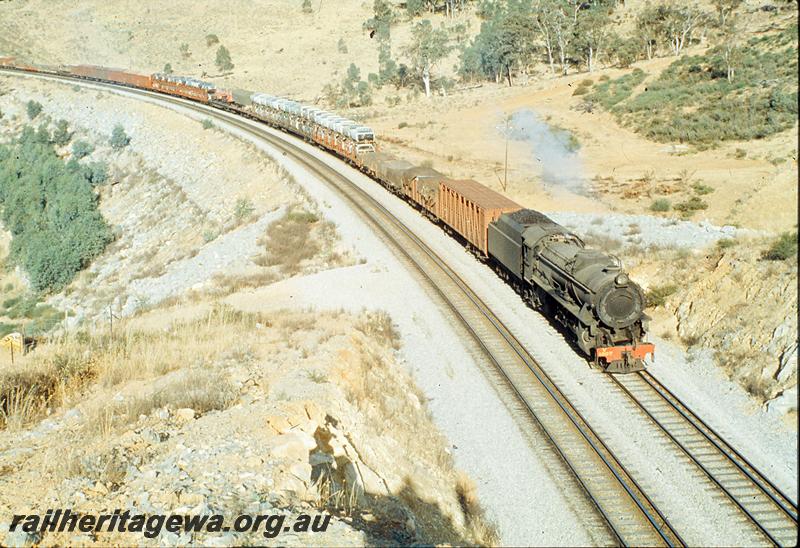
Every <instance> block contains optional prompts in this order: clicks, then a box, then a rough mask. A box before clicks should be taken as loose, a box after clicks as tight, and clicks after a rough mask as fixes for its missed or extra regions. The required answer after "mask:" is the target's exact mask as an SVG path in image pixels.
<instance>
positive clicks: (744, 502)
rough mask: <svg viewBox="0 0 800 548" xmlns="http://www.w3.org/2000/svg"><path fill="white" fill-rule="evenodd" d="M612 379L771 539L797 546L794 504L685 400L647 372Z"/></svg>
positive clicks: (776, 544)
mask: <svg viewBox="0 0 800 548" xmlns="http://www.w3.org/2000/svg"><path fill="white" fill-rule="evenodd" d="M612 379H613V381H614V383H615V384H616V385H617V386H618V387H619V388H620V389H621V390H622V391H623V392H624V393H625V394H626V395H627V396H628V397H629V398H630V399H631V400H632V401H633V402H634V403H635V404H636V406H637V407H639V408H640V409H641V410H642V411H643V412H644V414H645V415H646V416H647V417H648V418H649V419H650V420H651V421H652V422H653V423H654V424H655V425H656V426H657V427H658V428H659V429H660V430H661V431H662V432H663V433H664V434H665V435H666V437H667V438H669V440H670V441H671V442H672V443H673V444H674V445H675V446H677V447H678V449H680V451H681V452H682V453H684V454H685V455H686V456H687V457H688V458H689V459H690V460H691V461H692V462H693V463H694V465H695V466H696V467H697V468H698V469H699V470H700V471H702V472H703V474H704V475H705V476H706V477H707V478H708V480H709V481H711V482H712V483H713V484H714V485H715V486H716V487H717V489H718V490H719V491H721V492H722V493H723V494H724V495H725V497H726V498H727V499H728V501H729V502H730V503H731V504H732V505H734V506H735V507H736V508H737V509H738V511H739V512H741V513H742V514H743V515H744V516H745V517H746V518H747V520H748V521H749V522H750V523H751V524H752V525H753V526H755V528H756V529H757V530H758V531H759V532H760V533H761V534H762V535H763V536H764V537H766V539H767V540H768V541H769V542H770V543H772V544H774V545H775V546H796V545H797V538H798V536H797V535H798V522H797V503H795V502H794V501H792V499H791V498H790V497H789V496H788V495H786V494H785V493H784V492H783V491H782V490H781V489H780V488H779V487H777V486H776V485H775V484H774V483H773V482H772V481H770V480H769V479H768V478H767V477H766V476H765V475H764V474H762V473H761V472H760V471H759V470H758V469H757V468H756V467H755V466H754V465H753V464H752V463H751V462H750V461H749V460H748V459H747V458H746V457H744V456H743V455H742V454H741V453H740V452H739V451H737V450H736V449H735V448H734V447H733V446H732V445H731V444H730V443H729V442H727V441H726V440H725V439H724V438H723V437H722V436H721V435H720V434H719V433H718V432H717V431H716V430H715V429H714V428H712V427H711V426H709V425H708V424H707V423H706V422H705V421H703V420H702V419H701V418H700V417H699V416H698V415H697V414H696V413H695V412H694V411H693V410H692V409H691V408H690V407H689V406H688V405H687V404H686V403H684V402H683V400H681V399H680V398H679V397H678V396H676V395H675V394H674V393H673V392H672V391H671V390H669V389H668V388H667V387H666V386H664V384H663V383H662V382H661V381H659V380H658V379H657V378H656V377H655V376H654V375H653V374H652V373H650V372H647V371H640V372H637V373H636V374H635V375H630V376H627V377H626V378H618V377H612ZM767 522H769V523H767Z"/></svg>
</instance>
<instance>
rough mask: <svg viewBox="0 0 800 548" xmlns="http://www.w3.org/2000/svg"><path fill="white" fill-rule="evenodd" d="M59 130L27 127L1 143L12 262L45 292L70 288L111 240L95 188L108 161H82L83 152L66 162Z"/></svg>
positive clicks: (0, 189) (1, 200) (0, 200)
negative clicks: (54, 132)
mask: <svg viewBox="0 0 800 548" xmlns="http://www.w3.org/2000/svg"><path fill="white" fill-rule="evenodd" d="M57 133H58V134H57V135H51V133H50V131H49V130H48V128H47V126H46V125H45V124H42V125H41V126H39V128H38V129H34V128H32V127H31V126H25V127H24V128H23V130H22V132H21V133H20V135H19V136H18V138H17V139H16V140H14V141H13V142H12V143H11V144H9V145H2V146H0V219H2V222H3V224H4V226H5V227H6V228H7V229H8V230H9V231H10V232H11V234H12V241H11V249H10V262H11V263H12V264H18V265H20V266H22V268H24V270H25V271H26V272H27V274H28V276H29V278H30V281H31V287H32V289H33V290H34V291H36V292H40V293H41V292H50V291H57V290H59V289H61V288H63V287H64V286H66V285H67V284H68V283H69V282H70V281H71V280H72V278H73V277H74V276H75V274H76V273H77V272H79V271H80V270H81V269H83V268H85V267H86V266H87V265H88V264H89V263H90V262H91V260H92V259H94V258H95V257H96V256H97V255H99V254H100V253H101V252H102V251H103V249H104V248H105V246H106V244H108V243H109V242H110V241H111V240H112V234H111V230H110V228H109V227H108V225H107V224H106V222H105V221H104V220H103V217H102V215H101V214H100V212H99V211H98V209H97V206H98V199H97V194H96V193H95V192H94V189H93V187H94V186H95V185H98V184H101V183H103V182H105V180H106V179H107V177H108V171H107V170H108V167H107V165H106V164H105V163H103V162H93V163H82V162H79V161H78V159H77V157H82V156H83V155H82V154H73V157H72V158H71V159H70V160H68V161H65V160H64V159H62V158H61V157H59V155H58V154H57V153H56V144H55V141H63V140H64V135H63V133H62V132H59V131H57ZM77 144H78V143H76V145H77ZM78 148H80V150H81V151H83V148H84V147H78ZM73 150H74V149H73Z"/></svg>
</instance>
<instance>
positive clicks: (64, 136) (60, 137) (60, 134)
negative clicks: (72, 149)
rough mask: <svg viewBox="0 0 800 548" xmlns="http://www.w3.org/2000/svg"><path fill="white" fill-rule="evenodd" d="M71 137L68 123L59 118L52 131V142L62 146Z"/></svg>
mask: <svg viewBox="0 0 800 548" xmlns="http://www.w3.org/2000/svg"><path fill="white" fill-rule="evenodd" d="M70 139H72V133H71V132H70V131H69V124H68V122H67V121H66V120H59V121H58V123H57V124H56V130H55V131H54V132H53V143H55V144H56V145H58V146H64V145H66V144H67V143H69V141H70Z"/></svg>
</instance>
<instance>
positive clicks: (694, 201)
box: [675, 196, 708, 213]
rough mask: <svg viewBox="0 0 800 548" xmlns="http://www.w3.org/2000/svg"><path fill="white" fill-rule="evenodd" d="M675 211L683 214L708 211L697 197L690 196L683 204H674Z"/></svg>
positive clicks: (705, 205)
mask: <svg viewBox="0 0 800 548" xmlns="http://www.w3.org/2000/svg"><path fill="white" fill-rule="evenodd" d="M675 209H676V210H678V211H681V212H684V213H692V212H695V211H698V210H700V209H708V204H707V203H705V202H704V201H703V200H701V199H700V198H698V197H697V196H692V197H691V198H689V199H688V200H686V201H685V202H679V203H677V204H675Z"/></svg>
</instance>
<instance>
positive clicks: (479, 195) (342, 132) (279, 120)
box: [0, 57, 655, 373]
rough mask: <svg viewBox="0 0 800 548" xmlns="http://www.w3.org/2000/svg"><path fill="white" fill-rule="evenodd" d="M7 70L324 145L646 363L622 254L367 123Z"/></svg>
mask: <svg viewBox="0 0 800 548" xmlns="http://www.w3.org/2000/svg"><path fill="white" fill-rule="evenodd" d="M0 68H6V69H12V70H19V71H25V72H40V73H45V74H55V75H64V76H70V77H73V78H80V79H85V80H95V81H99V82H109V83H113V84H117V85H119V84H121V85H125V86H129V87H134V88H140V89H145V90H151V91H156V92H159V93H164V94H168V95H173V96H178V97H182V98H185V99H189V100H192V101H198V102H201V103H204V104H207V105H211V106H214V107H217V108H221V109H224V110H227V111H231V112H235V113H237V114H240V115H244V116H247V117H249V118H253V119H256V120H260V121H261V122H264V123H266V124H268V125H270V126H272V127H274V128H277V129H280V130H282V131H285V132H288V133H291V134H293V135H296V136H298V137H300V138H302V139H304V140H306V141H308V142H311V143H315V144H316V145H318V146H319V147H321V148H323V149H324V150H326V151H328V152H331V153H333V154H335V155H337V156H339V157H341V158H343V159H344V160H346V161H347V162H349V163H350V164H352V165H353V166H355V167H357V168H358V169H359V170H361V171H363V172H364V173H366V174H367V175H369V176H370V177H372V178H373V179H374V180H376V181H377V182H379V183H380V184H382V185H383V186H384V187H386V188H387V189H388V190H389V191H391V192H393V193H394V194H397V195H399V196H401V197H402V198H404V199H405V200H406V201H408V202H409V203H410V204H412V205H413V206H414V207H416V208H417V209H418V210H419V211H420V212H422V213H423V214H424V215H426V216H427V217H429V218H430V219H431V220H433V221H434V222H436V223H438V224H439V225H440V226H442V228H444V229H445V230H446V231H447V232H448V233H449V234H451V235H452V236H453V237H455V238H456V239H458V240H459V241H460V242H461V243H463V244H464V245H465V246H466V247H467V248H468V249H470V250H471V251H473V252H474V253H475V254H476V255H478V256H479V257H480V258H481V259H482V260H484V261H485V262H487V263H488V264H489V265H491V266H492V267H493V268H494V269H495V271H496V272H497V273H498V275H499V276H500V277H501V278H503V279H504V280H506V281H507V282H508V283H509V284H510V285H511V286H512V287H513V288H514V289H515V290H516V291H517V292H518V293H519V294H520V295H521V296H522V297H523V298H524V299H525V300H526V301H527V302H528V303H529V304H530V305H531V306H533V307H534V308H536V309H538V310H540V311H541V312H542V313H543V314H544V315H545V316H546V317H548V318H549V319H550V320H551V321H554V322H556V323H557V324H558V325H559V326H560V327H561V328H562V330H564V331H566V332H567V334H568V336H569V338H570V339H571V342H572V343H573V344H574V345H575V346H576V347H577V348H578V349H580V351H581V352H583V353H584V354H585V355H586V356H588V357H589V358H590V359H591V360H593V361H594V363H595V364H597V365H598V366H600V367H602V368H603V369H604V370H605V371H607V372H609V373H627V372H632V371H639V370H642V369H644V367H645V360H646V359H647V357H648V356H650V357H652V356H653V354H654V351H655V347H654V345H653V344H651V343H648V342H645V335H646V329H647V321H648V319H649V318H648V317H647V315H646V314H645V313H644V307H645V301H644V295H643V293H642V290H641V288H640V287H639V286H638V285H637V284H636V283H634V282H633V281H632V280H631V279H630V278H629V277H628V275H627V274H626V273H625V271H624V270H623V267H622V265H621V263H620V261H619V259H618V258H616V257H615V256H613V255H609V254H606V253H603V252H600V251H597V250H593V249H587V248H586V247H585V245H584V242H583V241H582V240H581V239H580V238H579V237H578V236H576V235H575V234H573V233H571V232H569V231H568V230H567V229H565V228H564V227H563V226H561V225H559V224H558V223H556V222H554V221H553V220H551V219H550V218H548V217H547V216H546V215H544V214H542V213H540V212H538V211H534V210H531V209H526V208H523V207H522V206H521V205H519V204H517V203H515V202H513V201H512V200H510V199H508V198H507V197H505V196H503V195H502V194H499V193H497V192H495V191H494V190H492V189H490V188H488V187H486V186H484V185H482V184H480V183H478V182H476V181H473V180H457V179H452V178H450V177H447V176H446V175H444V174H442V173H440V172H438V171H436V170H434V169H431V168H428V167H421V166H415V165H413V164H411V163H409V162H407V161H405V160H402V159H399V158H395V157H393V156H390V155H388V154H386V153H383V152H380V151H379V150H378V147H377V142H376V139H375V132H374V131H373V130H372V129H371V128H369V127H366V126H364V125H362V124H360V123H358V122H355V121H353V120H349V119H347V118H344V117H342V116H338V115H336V114H335V113H332V112H328V111H325V110H322V109H319V108H316V107H313V106H310V105H304V104H301V103H299V102H297V101H293V100H291V99H287V98H285V97H279V96H274V95H270V94H266V93H254V92H250V91H246V90H240V89H232V90H226V89H219V88H217V86H216V85H214V84H212V83H209V82H204V81H202V80H198V79H195V78H189V77H183V76H176V75H173V74H160V73H157V74H152V75H149V76H148V75H141V74H136V73H132V72H129V71H125V70H117V69H110V68H105V67H97V66H91V65H78V66H59V67H42V66H34V65H30V64H23V63H19V62H16V61H15V60H14V59H13V58H10V57H0Z"/></svg>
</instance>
